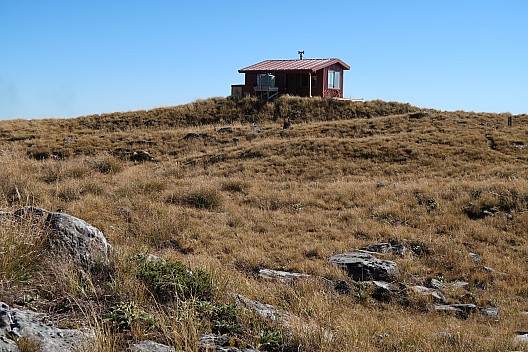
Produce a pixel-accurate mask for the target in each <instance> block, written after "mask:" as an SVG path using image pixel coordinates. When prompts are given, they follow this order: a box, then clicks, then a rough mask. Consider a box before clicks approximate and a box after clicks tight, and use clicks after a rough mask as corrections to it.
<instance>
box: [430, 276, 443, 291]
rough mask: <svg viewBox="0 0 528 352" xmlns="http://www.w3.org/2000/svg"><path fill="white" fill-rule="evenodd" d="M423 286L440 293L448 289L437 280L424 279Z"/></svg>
mask: <svg viewBox="0 0 528 352" xmlns="http://www.w3.org/2000/svg"><path fill="white" fill-rule="evenodd" d="M424 284H425V287H428V288H434V289H437V290H440V291H445V290H447V288H448V287H447V286H446V285H444V284H443V283H442V282H441V281H439V280H437V279H433V278H429V279H426V280H425V283H424Z"/></svg>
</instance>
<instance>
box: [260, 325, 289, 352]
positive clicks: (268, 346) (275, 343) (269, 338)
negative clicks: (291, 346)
mask: <svg viewBox="0 0 528 352" xmlns="http://www.w3.org/2000/svg"><path fill="white" fill-rule="evenodd" d="M258 341H259V344H258V349H260V350H262V351H270V352H275V351H281V350H282V347H283V346H284V336H283V334H282V332H281V331H278V330H268V329H264V330H261V331H260V332H259V334H258Z"/></svg>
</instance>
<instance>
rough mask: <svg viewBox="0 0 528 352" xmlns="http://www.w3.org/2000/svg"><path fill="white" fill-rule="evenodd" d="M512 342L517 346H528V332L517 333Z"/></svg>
mask: <svg viewBox="0 0 528 352" xmlns="http://www.w3.org/2000/svg"><path fill="white" fill-rule="evenodd" d="M513 342H514V343H517V344H528V331H517V332H516V334H515V337H514V338H513Z"/></svg>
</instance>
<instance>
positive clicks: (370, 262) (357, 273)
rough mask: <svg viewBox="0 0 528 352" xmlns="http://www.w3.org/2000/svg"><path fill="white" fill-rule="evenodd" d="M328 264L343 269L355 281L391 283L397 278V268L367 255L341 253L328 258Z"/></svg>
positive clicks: (389, 262) (386, 261) (385, 261)
mask: <svg viewBox="0 0 528 352" xmlns="http://www.w3.org/2000/svg"><path fill="white" fill-rule="evenodd" d="M329 261H330V263H332V264H335V265H339V266H340V267H342V268H343V269H345V270H346V271H347V273H348V276H350V277H351V278H352V279H354V280H355V281H370V280H380V281H393V280H395V279H396V278H397V276H398V266H397V265H396V263H395V262H393V261H390V260H380V259H377V258H375V257H374V256H372V255H370V254H367V253H359V252H355V253H343V254H337V255H334V256H333V257H331V258H330V260H329Z"/></svg>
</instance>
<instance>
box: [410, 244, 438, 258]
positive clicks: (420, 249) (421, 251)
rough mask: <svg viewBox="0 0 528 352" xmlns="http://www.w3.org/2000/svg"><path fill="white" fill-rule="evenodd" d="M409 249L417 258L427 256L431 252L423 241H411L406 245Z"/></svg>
mask: <svg viewBox="0 0 528 352" xmlns="http://www.w3.org/2000/svg"><path fill="white" fill-rule="evenodd" d="M407 246H408V247H409V249H410V250H411V251H412V252H413V253H414V254H416V255H418V256H424V255H429V254H431V253H432V251H431V250H430V249H429V248H428V247H427V245H426V244H425V242H424V241H421V240H413V241H409V242H408V243H407Z"/></svg>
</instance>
